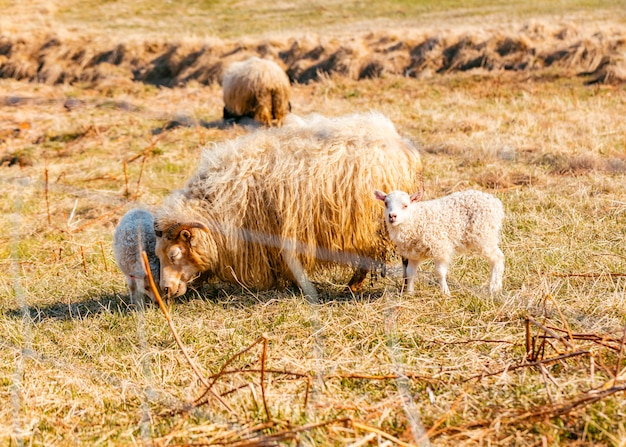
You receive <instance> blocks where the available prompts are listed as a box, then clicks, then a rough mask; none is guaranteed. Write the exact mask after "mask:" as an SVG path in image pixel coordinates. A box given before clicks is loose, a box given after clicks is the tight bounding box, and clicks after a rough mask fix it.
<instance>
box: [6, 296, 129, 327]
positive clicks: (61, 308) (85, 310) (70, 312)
mask: <svg viewBox="0 0 626 447" xmlns="http://www.w3.org/2000/svg"><path fill="white" fill-rule="evenodd" d="M137 307H138V306H137V305H136V304H134V303H133V302H132V301H131V298H130V297H129V296H128V295H120V294H117V293H108V294H105V295H102V296H97V297H94V298H89V299H86V300H84V301H79V302H73V303H59V302H57V303H52V304H48V305H44V306H37V305H35V306H28V307H27V308H26V309H21V308H17V309H10V310H9V311H8V312H7V316H9V317H10V318H15V319H17V318H23V317H24V313H25V312H26V314H27V315H28V316H29V317H30V319H31V320H32V321H33V322H34V323H41V322H43V321H46V320H60V321H63V320H83V319H87V318H93V317H94V316H96V315H98V314H101V313H104V312H107V313H120V314H129V313H131V312H135V311H136V310H137Z"/></svg>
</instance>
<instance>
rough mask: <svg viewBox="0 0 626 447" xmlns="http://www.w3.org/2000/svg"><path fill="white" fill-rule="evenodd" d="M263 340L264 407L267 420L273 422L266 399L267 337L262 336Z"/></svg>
mask: <svg viewBox="0 0 626 447" xmlns="http://www.w3.org/2000/svg"><path fill="white" fill-rule="evenodd" d="M261 338H262V339H263V351H262V352H261V397H262V398H263V407H264V408H265V415H266V416H267V420H268V421H271V420H272V416H271V415H270V410H269V409H268V408H267V399H266V398H265V360H266V359H267V336H265V335H262V336H261Z"/></svg>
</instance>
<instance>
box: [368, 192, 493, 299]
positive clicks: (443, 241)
mask: <svg viewBox="0 0 626 447" xmlns="http://www.w3.org/2000/svg"><path fill="white" fill-rule="evenodd" d="M374 195H375V196H376V198H377V199H379V200H382V201H384V202H385V222H386V224H387V231H388V232H389V237H390V239H391V240H392V241H393V242H394V243H395V244H396V248H397V251H398V254H400V255H401V256H402V257H403V258H405V259H406V260H408V263H406V261H405V267H404V279H405V283H406V286H407V291H408V292H409V293H412V292H413V290H414V281H415V274H416V272H417V267H418V266H419V264H420V263H421V262H422V261H424V260H426V259H433V260H434V262H435V273H436V274H437V276H438V277H439V283H440V285H441V291H442V292H443V293H444V294H446V295H450V289H448V284H447V283H446V274H447V272H448V265H449V264H450V261H451V259H452V256H453V255H454V253H455V252H465V251H474V252H477V253H479V254H481V255H483V256H484V257H486V258H487V259H488V260H489V264H490V265H491V281H490V283H489V292H491V293H496V292H498V291H499V290H501V289H502V275H503V274H504V254H503V253H502V251H501V250H500V248H499V247H498V243H499V241H500V230H501V228H502V220H503V219H504V210H503V208H502V202H500V200H499V199H497V198H496V197H494V196H492V195H491V194H486V193H483V192H480V191H474V190H468V191H462V192H456V193H454V194H450V195H449V196H446V197H441V198H439V199H435V200H428V201H424V202H420V201H419V200H420V198H421V194H417V193H416V194H413V195H411V196H409V194H407V193H406V192H403V191H392V192H390V193H389V194H385V193H384V192H382V191H378V190H377V191H375V192H374Z"/></svg>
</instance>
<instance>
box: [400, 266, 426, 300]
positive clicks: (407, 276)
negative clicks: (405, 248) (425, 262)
mask: <svg viewBox="0 0 626 447" xmlns="http://www.w3.org/2000/svg"><path fill="white" fill-rule="evenodd" d="M421 262H422V260H421V259H407V260H406V265H405V263H404V259H403V260H402V265H403V267H404V284H405V285H406V291H407V292H408V293H413V291H414V290H415V275H416V274H417V268H418V267H419V265H420V263H421Z"/></svg>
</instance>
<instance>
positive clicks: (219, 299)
mask: <svg viewBox="0 0 626 447" xmlns="http://www.w3.org/2000/svg"><path fill="white" fill-rule="evenodd" d="M311 284H312V286H313V287H314V289H315V292H316V295H315V296H307V295H306V294H305V292H304V291H303V290H302V289H300V287H298V286H297V285H296V284H293V283H290V282H286V281H285V282H283V283H281V284H280V285H279V286H277V287H276V288H274V289H270V290H261V291H258V290H252V289H248V288H244V287H242V286H241V285H237V284H229V283H223V282H218V281H208V282H204V283H202V284H200V285H195V286H191V287H190V288H189V289H188V291H187V293H185V294H184V295H183V296H180V297H177V298H176V299H175V301H174V303H179V304H184V303H188V302H190V301H193V300H202V301H207V302H211V303H214V304H220V305H222V306H224V307H237V308H240V307H245V306H254V305H258V304H262V305H267V304H268V303H270V302H272V301H285V300H298V299H302V298H303V299H306V300H307V301H309V302H310V303H311V304H312V305H317V304H332V303H345V302H373V301H377V300H379V299H381V298H382V297H383V296H384V295H385V293H386V291H385V288H382V287H380V286H379V284H377V283H376V279H372V281H371V282H370V280H369V279H368V281H367V283H366V284H364V286H363V290H362V291H360V292H357V293H354V292H351V291H350V290H349V289H348V287H347V286H345V285H341V284H334V283H329V282H327V281H312V282H311ZM387 292H388V290H387Z"/></svg>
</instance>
